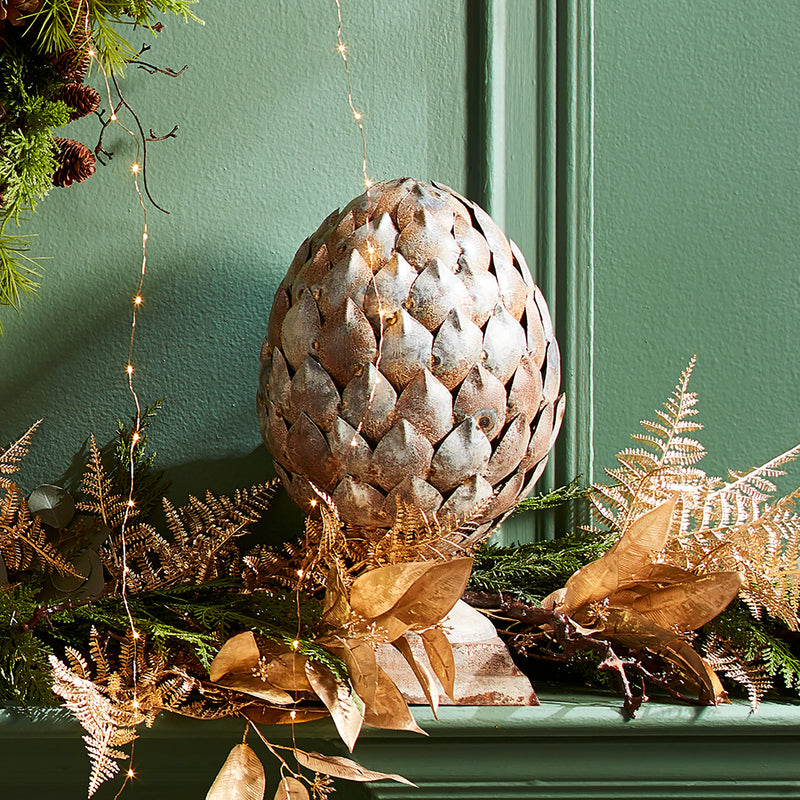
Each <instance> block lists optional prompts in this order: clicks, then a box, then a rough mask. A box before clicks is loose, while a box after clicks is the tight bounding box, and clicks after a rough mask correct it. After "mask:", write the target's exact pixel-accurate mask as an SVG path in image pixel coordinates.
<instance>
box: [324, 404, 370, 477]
mask: <svg viewBox="0 0 800 800" xmlns="http://www.w3.org/2000/svg"><path fill="white" fill-rule="evenodd" d="M326 436H327V439H328V445H329V446H330V448H331V453H333V457H334V459H336V461H337V462H338V463H339V474H340V476H342V477H343V476H344V475H350V476H351V477H353V478H355V479H356V480H358V481H367V480H369V475H370V469H371V468H372V449H371V448H370V446H369V445H368V444H367V441H366V439H364V437H363V436H361V434H360V433H358V431H356V429H355V428H354V427H353V426H352V425H349V424H348V423H347V422H345V421H344V420H343V419H342V418H341V417H337V418H336V421H335V422H334V424H333V427H332V428H331V430H330V432H329V433H328V434H326Z"/></svg>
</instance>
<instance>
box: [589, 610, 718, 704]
mask: <svg viewBox="0 0 800 800" xmlns="http://www.w3.org/2000/svg"><path fill="white" fill-rule="evenodd" d="M601 635H602V636H603V637H605V638H611V639H613V640H614V641H615V642H618V643H619V644H621V645H622V646H623V647H632V648H639V647H644V648H647V649H648V650H652V651H653V652H654V653H658V654H659V655H661V656H663V657H664V658H666V659H667V660H668V661H671V662H672V663H673V664H675V665H676V666H677V667H678V668H679V669H680V670H681V671H682V672H683V673H684V675H686V676H687V677H688V678H689V679H690V680H692V681H693V682H694V683H696V684H697V686H698V689H699V699H700V701H701V702H706V703H716V702H718V701H719V699H720V698H719V696H718V686H719V681H717V680H715V678H716V676H715V675H714V671H713V670H712V669H711V668H710V667H709V666H708V664H707V663H706V662H705V661H704V660H703V659H702V658H701V657H700V656H699V655H698V654H697V653H696V652H695V651H694V650H693V649H692V648H691V646H690V645H689V644H688V643H687V642H686V641H684V640H683V639H681V638H680V637H679V636H676V635H675V633H673V631H670V630H667V629H666V628H662V627H660V626H659V625H656V624H655V623H654V622H651V621H650V620H649V619H648V618H647V617H645V616H643V615H642V614H639V613H638V612H637V611H634V610H633V609H631V608H609V609H607V610H606V613H605V626H604V629H603V632H602V634H601Z"/></svg>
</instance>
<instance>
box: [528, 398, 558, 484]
mask: <svg viewBox="0 0 800 800" xmlns="http://www.w3.org/2000/svg"><path fill="white" fill-rule="evenodd" d="M555 409H556V407H555V403H548V404H547V405H546V406H545V407H544V408H543V409H542V411H541V413H540V414H539V418H538V419H537V420H536V423H535V425H534V427H533V435H532V436H531V440H530V442H529V443H528V448H527V450H526V452H525V457H524V458H523V459H522V461H521V462H520V467H521V468H522V469H524V470H526V471H527V470H530V469H533V467H535V466H536V464H538V463H539V462H540V461H541V460H542V459H543V458H544V457H545V456H546V455H547V453H548V452H549V450H550V434H551V433H552V431H553V422H554V420H555V416H554V415H555Z"/></svg>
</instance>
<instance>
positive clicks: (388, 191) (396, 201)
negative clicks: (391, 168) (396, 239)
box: [371, 178, 415, 229]
mask: <svg viewBox="0 0 800 800" xmlns="http://www.w3.org/2000/svg"><path fill="white" fill-rule="evenodd" d="M414 184H415V181H414V179H413V178H398V179H396V180H393V181H386V182H385V183H384V184H383V189H382V191H381V192H380V193H379V194H378V197H377V202H376V204H375V211H374V212H373V216H376V217H377V216H380V215H381V214H389V215H391V217H392V220H393V222H394V224H395V225H396V226H397V227H398V229H399V227H400V225H399V223H398V222H397V209H398V208H399V207H400V204H401V203H402V202H403V200H405V199H406V197H408V195H409V194H410V193H411V189H412V188H413V186H414ZM373 189H374V187H373ZM371 191H372V190H371Z"/></svg>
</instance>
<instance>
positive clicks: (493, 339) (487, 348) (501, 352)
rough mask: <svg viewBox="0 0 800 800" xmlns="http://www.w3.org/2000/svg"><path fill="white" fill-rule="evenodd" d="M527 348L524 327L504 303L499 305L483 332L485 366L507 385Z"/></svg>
mask: <svg viewBox="0 0 800 800" xmlns="http://www.w3.org/2000/svg"><path fill="white" fill-rule="evenodd" d="M526 348H527V342H526V340H525V331H523V330H522V326H521V325H520V324H519V322H517V321H516V320H515V319H514V317H512V316H511V314H510V313H509V311H508V309H507V308H506V307H505V306H504V305H503V304H502V303H498V304H497V305H496V306H495V309H494V314H492V316H491V317H490V319H489V321H488V322H487V323H486V328H485V329H484V332H483V352H484V353H486V359H485V360H484V362H483V364H484V366H485V367H486V369H488V370H489V372H491V373H492V375H494V376H495V378H497V380H499V381H500V383H503V384H505V383H506V382H507V381H508V379H509V378H510V377H511V376H512V375H513V374H514V370H515V369H516V368H517V366H518V365H519V362H520V359H521V358H522V356H523V355H524V354H525V352H526Z"/></svg>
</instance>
